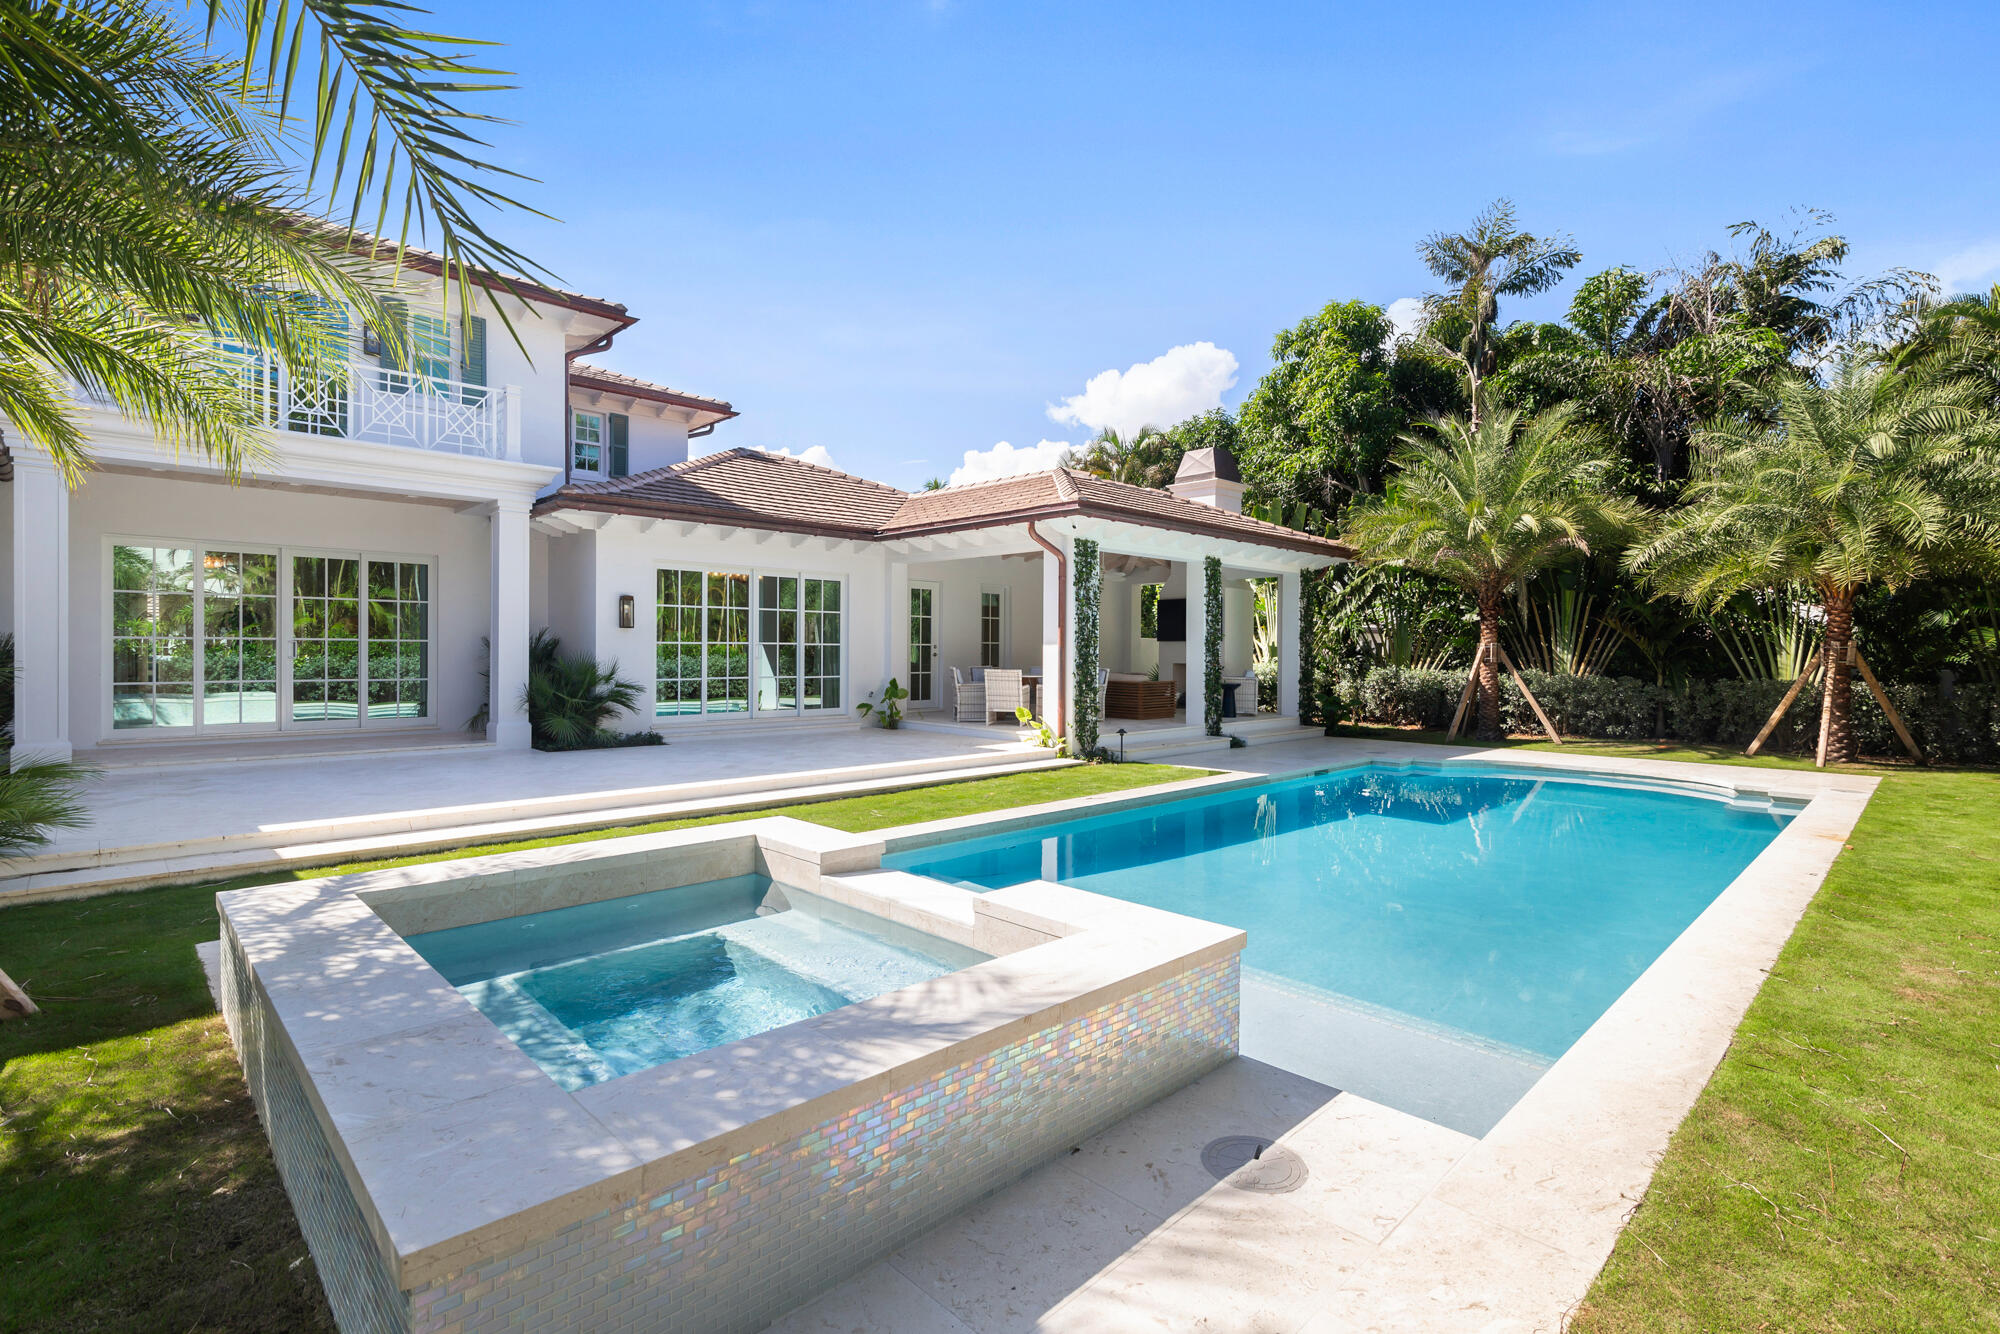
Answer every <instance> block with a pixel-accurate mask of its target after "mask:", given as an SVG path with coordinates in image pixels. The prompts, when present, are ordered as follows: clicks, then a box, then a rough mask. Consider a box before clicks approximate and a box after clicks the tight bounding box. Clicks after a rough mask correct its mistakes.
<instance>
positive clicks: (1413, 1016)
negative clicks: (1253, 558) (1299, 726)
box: [885, 765, 1792, 1121]
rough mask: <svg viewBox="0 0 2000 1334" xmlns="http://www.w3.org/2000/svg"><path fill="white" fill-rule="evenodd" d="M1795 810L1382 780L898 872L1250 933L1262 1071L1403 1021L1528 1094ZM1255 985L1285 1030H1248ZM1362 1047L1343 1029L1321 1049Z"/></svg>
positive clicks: (1269, 789)
mask: <svg viewBox="0 0 2000 1334" xmlns="http://www.w3.org/2000/svg"><path fill="white" fill-rule="evenodd" d="M1791 814H1792V812H1791V811H1789V810H1787V809H1783V808H1777V807H1774V806H1772V805H1770V804H1768V803H1762V802H1731V801H1726V800H1722V799H1719V798H1710V797H1707V796H1703V795H1697V794H1695V793H1692V792H1689V791H1678V790H1662V789H1659V788H1649V787H1645V786H1641V785H1637V784H1631V783H1621V782H1616V781H1604V782H1599V781H1579V780H1577V779H1569V778H1562V777H1557V776H1553V775H1549V774H1543V773H1535V772H1524V771H1522V770H1518V769H1517V770H1495V769H1492V768H1490V767H1484V766H1482V767H1479V768H1474V767H1471V766H1449V765H1438V766H1409V767H1400V766H1399V767H1387V766H1379V767H1362V768H1356V769H1346V770H1340V771H1334V772H1328V773H1321V774H1313V775H1307V776H1304V777H1300V778H1296V779H1288V780H1283V781H1278V782H1273V783H1269V784H1264V785H1261V786H1258V787H1254V788H1247V789H1246V788H1237V789H1233V790H1231V791H1228V792H1223V793H1218V794H1215V795H1211V796H1200V797H1191V798H1185V799H1182V800H1178V801H1173V802H1166V803H1161V804H1157V805H1152V806H1148V807H1144V808H1142V809H1139V810H1137V811H1128V812H1124V813H1115V814H1106V815H1100V816H1093V817H1089V818H1084V819H1076V820H1070V821H1065V822H1062V823H1059V824H1052V825H1042V826H1038V827H1035V828H1033V829H1029V830H1023V831H1016V832H1012V833H1004V834H998V835H991V836H988V837H984V838H978V839H973V840H964V841H959V842H955V843H945V844H938V845H934V846H930V847H926V848H921V849H916V850H912V851H908V852H902V853H898V854H895V855H893V856H891V857H890V858H888V859H887V861H886V863H885V864H887V865H890V866H893V867H896V868H897V869H901V870H906V871H912V872H916V873H918V874H923V875H929V876H934V877H936V878H939V879H943V880H949V881H955V882H958V883H961V884H965V885H968V886H971V887H975V888H981V889H997V888H1001V887H1004V886H1007V885H1013V884H1019V883H1021V882H1023V881H1028V880H1037V879H1042V880H1055V881H1059V882H1061V883H1063V884H1066V885H1072V886H1076V887H1078V888H1081V889H1087V890H1093V891H1095V892H1097V893H1101V894H1109V895H1112V896H1115V897H1117V898H1122V899H1129V900H1132V901H1135V902H1139V903H1145V904H1150V905H1152V906H1154V907H1158V908H1165V909H1168V910H1170V911H1173V912H1178V913H1186V914H1188V915H1189V916H1193V917H1200V918H1205V919H1207V920H1209V921H1214V922H1222V923H1226V924H1228V925H1231V926H1236V927H1241V928H1243V929H1244V930H1245V931H1247V932H1248V935H1249V943H1248V945H1247V947H1246V949H1245V951H1244V956H1243V962H1244V966H1245V970H1246V972H1245V976H1246V983H1245V1018H1244V1025H1245V1030H1244V1031H1245V1039H1244V1040H1245V1051H1246V1052H1248V1053H1250V1054H1253V1055H1254V1054H1256V1052H1255V1051H1254V1050H1253V1047H1254V1046H1255V1045H1256V1044H1255V1043H1253V1041H1252V1038H1253V1032H1252V1030H1253V1027H1257V1028H1259V1029H1260V1031H1261V1030H1262V1029H1264V1028H1268V1029H1269V1031H1270V1032H1271V1034H1272V1038H1273V1040H1274V1041H1280V1042H1281V1043H1282V1044H1284V1045H1286V1046H1287V1047H1288V1048H1289V1047H1291V1046H1295V1045H1297V1044H1298V1043H1301V1042H1304V1041H1305V1039H1304V1038H1302V1037H1300V1036H1299V1035H1298V1030H1299V1028H1300V1025H1301V1024H1306V1023H1307V1020H1306V1018H1305V1017H1304V1016H1308V1015H1315V1014H1325V1013H1336V1012H1344V1013H1345V1015H1346V1016H1348V1017H1351V1016H1353V1015H1356V1014H1359V1015H1361V1016H1364V1017H1368V1018H1370V1019H1372V1020H1380V1021H1387V1022H1388V1023H1390V1024H1392V1025H1398V1026H1400V1027H1399V1030H1398V1032H1399V1035H1400V1036H1399V1041H1398V1043H1395V1044H1391V1045H1399V1046H1401V1047H1402V1048H1404V1049H1406V1050H1407V1049H1409V1048H1410V1047H1411V1046H1412V1043H1411V1041H1408V1040H1401V1037H1406V1036H1407V1035H1410V1034H1414V1035H1417V1036H1418V1037H1424V1036H1433V1037H1441V1038H1443V1039H1445V1040H1446V1041H1448V1042H1451V1041H1456V1042H1459V1043H1461V1044H1462V1045H1464V1046H1468V1047H1471V1048H1474V1049H1477V1052H1478V1053H1480V1059H1483V1058H1484V1055H1485V1054H1494V1055H1497V1056H1499V1057H1500V1058H1502V1060H1503V1062H1511V1063H1512V1064H1513V1065H1514V1066H1516V1067H1519V1068H1520V1069H1521V1070H1523V1071H1526V1072H1528V1075H1529V1077H1530V1082H1532V1075H1533V1074H1536V1073H1538V1072H1539V1070H1540V1069H1542V1068H1545V1067H1546V1066H1547V1065H1548V1064H1549V1063H1550V1062H1551V1061H1553V1060H1554V1059H1555V1058H1556V1057H1559V1056H1560V1055H1562V1053H1563V1052H1564V1051H1566V1050H1568V1048H1569V1046H1570V1045H1571V1044H1572V1043H1573V1042H1575V1041H1576V1039H1577V1038H1578V1037H1580V1036H1581V1035H1582V1034H1583V1032H1584V1030H1585V1029H1587V1028H1589V1027H1590V1025H1591V1024H1592V1023H1593V1022H1594V1021H1595V1020H1596V1019H1597V1017H1598V1016H1599V1015H1601V1014H1602V1013H1604V1011H1605V1010H1606V1009H1607V1008H1608V1007H1609V1006H1610V1005H1611V1003H1612V1002H1613V1001H1614V1000H1616V999H1617V998H1618V996H1619V995H1620V994H1622V993H1623V992H1624V991H1625V989H1626V988H1627V987H1628V986H1630V985H1631V983H1632V981H1633V980H1634V979H1635V978H1637V977H1638V976H1639V974H1640V973H1641V972H1643V971H1644V970H1645V969H1646V967H1647V965H1649V964H1651V963H1652V961H1653V960H1654V959H1656V958H1658V957H1659V955H1660V953H1661V951H1663V950H1664V949H1665V948H1666V947H1667V945H1668V944H1670V943H1671V942H1672V941H1673V940H1674V938H1675V937H1676V936H1678V935H1679V934H1680V933H1681V932H1682V931H1683V930H1684V929H1685V928H1686V927H1687V925H1688V923H1690V922H1691V921H1693V920H1694V918H1695V917H1696V916H1698V915H1699V914H1700V913H1701V911H1702V910H1703V909H1704V908H1706V907H1707V906H1708V904H1709V903H1710V902H1711V901H1712V900H1713V899H1714V898H1715V897H1716V895H1717V894H1719V893H1721V892H1722V890H1723V889H1724V888H1726V887H1727V886H1728V885H1729V883H1730V881H1732V880H1734V879H1735V878H1736V876H1737V874H1738V873H1740V872H1741V871H1742V870H1743V869H1744V868H1745V867H1746V866H1748V865H1749V864H1750V862H1751V860H1752V859H1753V858H1755V857H1756V856H1757V854H1758V853H1759V852H1761V851H1762V850H1763V849H1764V847H1765V846H1766V845H1767V844H1769V843H1770V841H1771V840H1772V839H1773V838H1775V837H1776V836H1777V834H1778V832H1779V830H1781V829H1783V828H1784V826H1785V824H1786V823H1787V821H1788V820H1789V819H1790V818H1791ZM1253 986H1254V987H1257V988H1261V992H1260V996H1261V998H1262V999H1263V1000H1268V1001H1270V1003H1271V1004H1275V1005H1280V1006H1281V1007H1282V1008H1283V1009H1284V1011H1285V1015H1286V1018H1285V1019H1284V1020H1283V1021H1281V1022H1273V1021H1271V1020H1270V1019H1269V1017H1268V1016H1255V1018H1256V1019H1257V1022H1256V1024H1254V1025H1253V1013H1252V1010H1253V1005H1252V995H1251V991H1252V989H1253ZM1342 1022H1343V1023H1344V1022H1346V1020H1345V1019H1343V1021H1342ZM1364 1027H1365V1025H1364ZM1287 1028H1289V1029H1291V1030H1293V1031H1291V1032H1286V1031H1285V1030H1286V1029H1287ZM1366 1037H1367V1034H1366V1033H1358V1032H1356V1031H1349V1030H1347V1029H1343V1030H1342V1031H1341V1032H1339V1033H1333V1032H1327V1033H1325V1034H1324V1035H1323V1040H1322V1041H1320V1043H1319V1045H1320V1046H1323V1047H1324V1046H1330V1045H1342V1044H1344V1045H1354V1044H1356V1043H1357V1042H1361V1041H1363V1040H1364V1039H1366ZM1475 1063H1476V1062H1475ZM1449 1065H1450V1063H1449V1062H1447V1066H1449ZM1305 1073H1312V1074H1314V1075H1315V1077H1322V1076H1321V1074H1320V1073H1319V1072H1318V1071H1306V1072H1305ZM1345 1077H1347V1078H1348V1079H1349V1082H1348V1083H1347V1084H1345V1085H1344V1086H1346V1087H1353V1086H1354V1085H1353V1082H1352V1075H1351V1074H1350V1075H1348V1076H1345ZM1365 1077H1367V1078H1373V1077H1374V1074H1372V1073H1370V1074H1366V1075H1365ZM1455 1077H1456V1076H1454V1075H1453V1074H1452V1073H1451V1071H1450V1070H1449V1069H1446V1070H1445V1071H1444V1072H1443V1073H1442V1074H1440V1075H1438V1076H1437V1079H1439V1080H1442V1081H1443V1082H1444V1083H1447V1084H1448V1083H1449V1082H1451V1080H1452V1079H1453V1078H1455ZM1392 1082H1393V1081H1392ZM1445 1092H1446V1093H1447V1094H1448V1093H1449V1090H1446V1091H1445ZM1371 1096H1373V1095H1372V1094H1371ZM1515 1096H1518V1090H1516V1093H1515ZM1482 1117H1483V1113H1481V1114H1480V1115H1475V1116H1472V1117H1471V1118H1470V1119H1471V1120H1472V1121H1479V1120H1481V1119H1482ZM1447 1119H1449V1118H1447Z"/></svg>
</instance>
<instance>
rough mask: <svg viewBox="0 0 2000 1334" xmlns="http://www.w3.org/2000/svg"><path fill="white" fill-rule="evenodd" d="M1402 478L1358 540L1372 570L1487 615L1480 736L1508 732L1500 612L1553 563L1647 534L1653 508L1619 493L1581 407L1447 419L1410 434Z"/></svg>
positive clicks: (1358, 521) (1361, 522) (1369, 507)
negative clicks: (1405, 576)
mask: <svg viewBox="0 0 2000 1334" xmlns="http://www.w3.org/2000/svg"><path fill="white" fill-rule="evenodd" d="M1403 440H1404V446H1403V448H1402V450H1400V451H1399V452H1398V454H1397V456H1396V463H1397V466H1398V473H1397V476H1396V479H1395V480H1394V481H1393V482H1392V483H1391V484H1390V486H1389V488H1388V490H1387V491H1386V492H1385V493H1384V494H1383V495H1382V496H1381V497H1380V498H1378V499H1375V500H1373V501H1371V502H1368V503H1365V504H1363V505H1361V506H1360V507H1358V508H1357V509H1356V510H1355V511H1354V513H1353V515H1352V517H1351V518H1350V520H1349V524H1348V533H1347V541H1348V542H1349V543H1351V544H1352V545H1353V546H1355V547H1357V548H1358V549H1359V550H1360V551H1361V552H1362V554H1363V556H1364V557H1365V558H1366V559H1368V560H1369V561H1371V562H1375V563H1381V564H1395V565H1404V566H1408V567H1411V568H1413V569H1419V570H1423V571H1426V572H1427V573H1430V574H1433V575H1436V576H1438V577H1439V578H1442V579H1444V580H1446V581H1448V582H1450V583H1452V584H1455V585H1457V586H1458V587H1459V588H1462V589H1464V590H1465V591H1466V592H1467V593H1469V594H1471V595H1472V597H1473V600H1474V602H1475V603H1476V605H1477V606H1478V608H1479V643H1480V645H1481V647H1482V648H1483V649H1484V652H1482V653H1481V655H1480V658H1479V735H1480V736H1481V737H1484V738H1486V739H1488V740H1497V739H1498V738H1499V737H1500V735H1501V733H1500V672H1499V667H1498V664H1497V661H1496V650H1497V649H1498V647H1499V643H1500V614H1501V610H1502V607H1503V600H1504V598H1505V595H1506V593H1507V590H1508V589H1509V588H1510V587H1511V586H1513V585H1514V584H1516V583H1518V582H1519V581H1521V580H1522V579H1526V578H1528V577H1529V576H1530V575H1533V574H1535V573H1537V572H1538V571H1541V570H1544V569H1547V568H1549V567H1550V566H1552V565H1556V564H1559V563H1561V562H1563V561H1566V560H1570V559H1573V558H1575V557H1578V556H1582V555H1587V554H1589V553H1590V552H1592V551H1594V550H1597V549H1598V548H1599V547H1601V546H1603V545H1605V544H1608V543H1613V542H1616V541H1619V540H1622V539H1623V538H1625V537H1627V536H1628V535H1630V534H1632V533H1633V532H1635V531H1636V530H1637V529H1638V528H1639V527H1640V525H1641V524H1642V523H1643V522H1644V520H1645V515H1646V512H1645V510H1644V509H1643V508H1642V507H1641V506H1640V505H1639V504H1638V503H1637V502H1636V501H1633V500H1630V499H1628V498H1626V497H1624V496H1622V495H1619V494H1616V493H1615V492H1612V491H1611V490H1609V489H1608V487H1607V482H1608V480H1609V478H1610V476H1611V474H1612V472H1613V470H1614V469H1616V467H1617V466H1618V461H1617V458H1616V456H1615V455H1614V454H1613V453H1612V452H1611V451H1610V450H1609V449H1608V448H1607V447H1606V446H1605V445H1604V443H1603V441H1602V439H1601V438H1600V436H1599V435H1598V433H1597V432H1596V431H1595V430H1593V429H1591V428H1589V427H1586V426H1584V425H1583V424H1582V423H1580V422H1579V421H1578V420H1577V410H1576V408H1575V407H1574V406H1573V405H1565V406H1561V407H1555V408H1550V409H1549V410H1548V411H1546V412H1543V413H1540V414H1539V415H1537V416H1534V417H1527V416H1524V415H1523V414H1522V413H1521V412H1519V411H1518V410H1515V409H1502V410H1498V411H1494V412H1489V413H1488V414H1487V415H1486V416H1485V417H1483V418H1482V419H1481V420H1480V422H1479V423H1478V424H1477V425H1474V424H1473V423H1472V422H1470V421H1469V420H1466V419H1464V418H1458V417H1450V418H1441V419H1439V420H1438V421H1437V422H1435V423H1434V425H1433V427H1432V430H1431V432H1430V433H1429V434H1411V435H1406V436H1404V437H1403Z"/></svg>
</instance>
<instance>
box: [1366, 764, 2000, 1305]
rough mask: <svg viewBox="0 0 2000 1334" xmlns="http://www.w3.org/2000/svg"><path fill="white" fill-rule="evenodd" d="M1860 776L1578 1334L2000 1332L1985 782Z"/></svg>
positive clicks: (1990, 865)
mask: <svg viewBox="0 0 2000 1334" xmlns="http://www.w3.org/2000/svg"><path fill="white" fill-rule="evenodd" d="M1355 732H1356V734H1357V735H1358V734H1363V733H1365V734H1367V735H1370V736H1375V737H1380V738H1383V739H1389V740H1413V741H1428V740H1441V739H1442V738H1441V737H1439V736H1436V735H1435V734H1413V733H1408V732H1399V731H1396V730H1394V729H1376V728H1367V729H1355ZM1533 748H1534V749H1538V750H1548V749H1553V748H1552V747H1551V746H1549V745H1548V744H1547V743H1546V742H1542V743H1537V744H1536V745H1535V746H1534V747H1533ZM1563 749H1564V750H1565V751H1566V752H1571V753H1581V754H1599V755H1621V756H1641V757H1646V758H1652V759H1666V760H1702V761H1707V762H1710V763H1724V764H1747V765H1755V766H1760V767H1770V768H1807V769H1809V768H1811V767H1812V766H1811V762H1810V761H1808V760H1800V759H1790V758H1775V757H1774V758H1771V759H1765V758H1762V757H1760V758H1758V759H1755V760H1746V759H1744V758H1743V756H1742V754H1741V753H1740V752H1738V751H1734V750H1720V749H1716V748H1710V747H1699V748H1692V747H1661V746H1653V745H1647V744H1621V743H1602V742H1575V743H1571V744H1568V745H1565V746H1564V747H1563ZM1856 771H1857V772H1866V773H1876V774H1880V775H1882V776H1883V781H1882V785H1881V787H1880V788H1878V789H1877V790H1876V793H1875V796H1874V798H1873V799H1872V800H1871V801H1870V802H1869V803H1868V809H1867V811H1866V812H1865V813H1864V814H1863V815H1862V817H1861V822H1860V824H1859V825H1858V826H1856V828H1855V830H1854V834H1853V837H1852V839H1851V840H1850V841H1849V843H1848V845H1847V849H1846V851H1845V852H1843V853H1842V854H1841V856H1840V858H1839V860H1838V861H1836V862H1835V863H1834V866H1833V870H1832V873H1831V874H1830V875H1828V877H1827V881H1826V884H1825V886H1824V887H1823V888H1822V889H1821V890H1820V893H1819V896H1818V897H1817V898H1816V899H1814V900H1813V903H1812V906H1811V907H1810V908H1808V909H1807V910H1806V914H1805V916H1804V918H1803V919H1802V920H1801V921H1800V923H1799V927H1798V930H1797V931H1796V932H1795V933H1794V934H1793V936H1792V938H1791V940H1790V942H1789V943H1788V944H1787V945H1786V946H1785V950H1784V953H1783V954H1782V955H1780V956H1779V959H1778V963H1777V966H1776V967H1775V968H1773V969H1772V970H1771V976H1770V978H1769V979H1768V980H1767V981H1766V982H1765V983H1764V986H1763V989H1762V990H1761V991H1760V992H1759V993H1758V995H1757V999H1756V1001H1755V1002H1754V1003H1753V1004H1752V1005H1751V1007H1750V1011H1749V1013H1748V1015H1746V1016H1745V1018H1744V1020H1743V1024H1742V1026H1741V1027H1740V1028H1739V1029H1738V1030H1737V1033H1736V1038H1735V1041H1734V1043H1733V1045H1732V1046H1731V1047H1730V1050H1729V1053H1728V1055H1727V1056H1725V1057H1724V1058H1723V1061H1722V1064H1721V1066H1720V1067H1719V1068H1718V1069H1717V1070H1716V1073H1715V1077H1714V1078H1713V1079H1712V1080H1711V1081H1710V1082H1709V1085H1708V1087H1707V1088H1706V1089H1705V1090H1703V1092H1702V1095H1701V1098H1700V1100H1699V1101H1697V1102H1696V1104H1695V1107H1694V1110H1693V1111H1692V1112H1691V1113H1689V1115H1688V1118H1687V1120H1686V1121H1684V1122H1683V1123H1682V1124H1681V1127H1680V1129H1679V1130H1678V1131H1676V1132H1675V1134H1674V1138H1673V1143H1672V1146H1671V1147H1670V1148H1669V1149H1668V1151H1667V1155H1666V1157H1665V1159H1664V1160H1662V1162H1661V1163H1660V1168H1659V1172H1658V1174H1657V1175H1656V1176H1655V1177H1654V1178H1653V1184H1652V1188H1651V1189H1650V1190H1649V1191H1648V1192H1647V1194H1646V1198H1645V1200H1644V1201H1643V1202H1642V1203H1641V1204H1640V1206H1639V1208H1638V1209H1637V1210H1636V1211H1635V1213H1634V1214H1633V1217H1632V1221H1631V1224H1630V1225H1629V1226H1628V1227H1627V1228H1626V1230H1625V1232H1624V1234H1623V1235H1622V1236H1621V1237H1620V1239H1619V1242H1618V1247H1617V1250H1616V1251H1614V1252H1613V1254H1612V1257H1611V1262H1610V1263H1609V1264H1608V1265H1606V1266H1605V1269H1604V1272H1603V1273H1602V1274H1601V1275H1599V1277H1598V1279H1597V1282H1596V1284H1595V1285H1594V1286H1593V1287H1592V1288H1591V1291H1590V1296H1589V1298H1588V1300H1587V1301H1586V1302H1585V1303H1584V1305H1583V1307H1582V1309H1581V1310H1579V1311H1578V1313H1577V1315H1576V1318H1575V1322H1574V1324H1573V1325H1572V1328H1573V1329H1574V1330H1577V1331H1581V1332H1584V1334H1626V1332H1627V1331H1638V1330H1645V1331H1648V1334H1652V1332H1653V1331H1676V1332H1677V1331H1689V1332H1692V1331H1703V1332H1704V1334H1706V1332H1707V1331H1714V1330H1783V1331H1787V1334H1801V1332H1803V1331H1822V1330H1825V1331H1835V1330H1840V1331H1859V1330H1868V1331H1876V1330H1912V1331H1915V1330H1922V1331H1946V1330H1953V1331H1957V1330H1965V1331H1973V1330H1994V1329H2000V774H1996V773H1993V772H1979V771H1969V770H1949V769H1917V768H1913V767H1910V766H1907V765H1898V766H1895V767H1880V768H1877V767H1870V766H1856Z"/></svg>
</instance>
